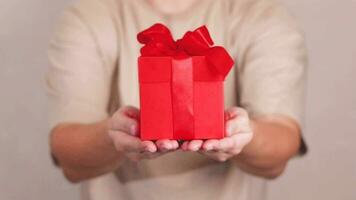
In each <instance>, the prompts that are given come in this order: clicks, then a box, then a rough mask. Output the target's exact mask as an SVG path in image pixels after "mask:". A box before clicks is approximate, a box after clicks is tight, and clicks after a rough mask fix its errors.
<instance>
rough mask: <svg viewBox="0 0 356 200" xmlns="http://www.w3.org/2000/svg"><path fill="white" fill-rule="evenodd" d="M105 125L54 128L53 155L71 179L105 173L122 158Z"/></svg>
mask: <svg viewBox="0 0 356 200" xmlns="http://www.w3.org/2000/svg"><path fill="white" fill-rule="evenodd" d="M106 124H107V122H106V121H101V122H98V123H93V124H63V125H59V126H58V127H56V128H55V129H54V130H53V131H52V134H51V139H50V140H51V141H50V142H51V150H52V154H53V155H54V157H55V158H56V159H57V160H58V162H59V165H60V167H61V168H62V170H63V172H64V174H65V175H66V177H67V178H68V179H69V180H70V181H72V182H78V181H80V180H84V179H88V178H92V177H96V176H98V175H101V174H105V173H107V172H110V171H112V170H115V169H116V168H117V167H118V166H119V164H120V162H121V161H122V160H123V156H120V155H119V154H118V152H117V151H116V150H115V147H114V145H113V144H112V142H111V140H110V138H109V136H108V135H107V134H106Z"/></svg>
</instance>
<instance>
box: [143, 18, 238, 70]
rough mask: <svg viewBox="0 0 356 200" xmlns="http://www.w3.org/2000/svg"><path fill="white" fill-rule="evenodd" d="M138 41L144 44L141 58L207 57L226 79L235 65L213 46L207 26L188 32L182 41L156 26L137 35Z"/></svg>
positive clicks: (227, 56) (226, 55)
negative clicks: (175, 39)
mask: <svg viewBox="0 0 356 200" xmlns="http://www.w3.org/2000/svg"><path fill="white" fill-rule="evenodd" d="M137 40H138V41H139V42H140V43H141V44H144V46H143V47H142V48H141V56H173V57H187V56H205V57H206V60H207V62H208V63H209V64H210V65H212V66H213V68H214V69H215V70H216V72H217V73H218V74H219V75H220V76H222V77H225V76H226V75H227V74H228V72H229V71H230V69H231V67H232V65H233V64H234V61H233V59H232V58H231V56H230V55H229V54H228V53H227V51H226V50H225V49H224V48H223V47H221V46H213V45H214V42H213V40H212V39H211V37H210V34H209V31H208V29H207V28H206V26H201V27H199V28H197V29H196V30H194V31H188V32H186V33H185V34H184V36H183V38H182V39H179V40H177V41H174V39H173V37H172V34H171V32H170V31H169V29H168V28H167V27H166V26H164V25H163V24H154V25H153V26H151V27H150V28H148V29H146V30H144V31H142V32H140V33H138V34H137Z"/></svg>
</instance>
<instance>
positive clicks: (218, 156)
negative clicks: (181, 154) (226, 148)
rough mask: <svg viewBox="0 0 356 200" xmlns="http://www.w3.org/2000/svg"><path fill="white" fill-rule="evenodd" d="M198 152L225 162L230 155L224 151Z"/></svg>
mask: <svg viewBox="0 0 356 200" xmlns="http://www.w3.org/2000/svg"><path fill="white" fill-rule="evenodd" d="M199 153H201V154H203V155H206V156H208V157H209V158H211V159H213V160H216V161H219V162H225V161H226V160H227V159H229V158H230V157H231V155H229V154H227V153H225V152H212V151H199Z"/></svg>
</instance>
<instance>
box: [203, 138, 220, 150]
mask: <svg viewBox="0 0 356 200" xmlns="http://www.w3.org/2000/svg"><path fill="white" fill-rule="evenodd" d="M218 145H219V140H215V139H211V140H207V141H205V142H204V143H203V145H202V149H203V150H204V151H212V150H214V149H215V148H217V146H218Z"/></svg>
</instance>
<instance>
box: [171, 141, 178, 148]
mask: <svg viewBox="0 0 356 200" xmlns="http://www.w3.org/2000/svg"><path fill="white" fill-rule="evenodd" d="M171 144H172V148H173V149H178V148H179V143H178V141H177V140H171Z"/></svg>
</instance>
